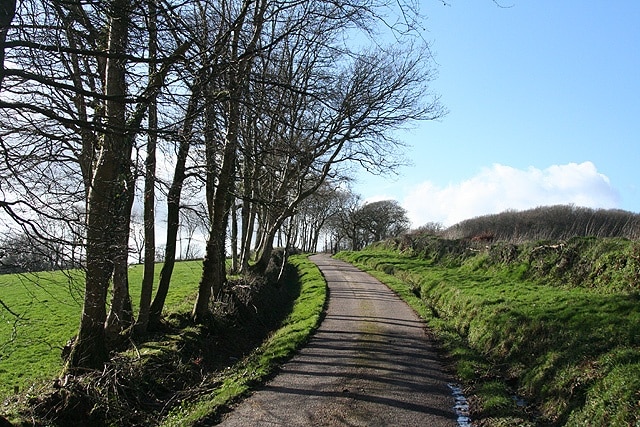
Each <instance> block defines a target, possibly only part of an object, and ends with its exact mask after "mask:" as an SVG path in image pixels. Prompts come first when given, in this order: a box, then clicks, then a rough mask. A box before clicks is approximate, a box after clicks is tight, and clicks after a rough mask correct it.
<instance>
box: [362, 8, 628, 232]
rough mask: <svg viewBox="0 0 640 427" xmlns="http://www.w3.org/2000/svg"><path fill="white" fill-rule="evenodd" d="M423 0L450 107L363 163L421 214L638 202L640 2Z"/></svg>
mask: <svg viewBox="0 0 640 427" xmlns="http://www.w3.org/2000/svg"><path fill="white" fill-rule="evenodd" d="M447 3H448V5H444V4H443V3H442V2H441V1H437V0H421V8H422V12H423V14H425V15H426V16H427V18H428V19H427V21H426V23H425V26H426V29H427V32H426V33H425V37H426V38H427V40H430V41H431V42H432V50H433V54H434V59H435V61H436V62H437V70H438V78H437V79H436V80H435V81H434V82H433V83H432V84H431V88H432V90H433V91H434V92H436V93H438V94H440V96H441V100H442V103H443V104H444V106H445V107H446V108H447V109H448V110H449V114H448V115H447V116H446V117H444V118H443V119H442V120H440V121H438V122H424V123H420V124H418V125H417V126H416V127H415V128H414V129H412V130H411V131H407V132H402V133H401V134H400V135H399V136H400V138H401V139H402V140H403V141H405V142H406V143H407V144H409V145H410V147H409V149H408V151H407V153H406V154H407V157H409V158H410V159H411V161H412V163H413V165H412V166H408V167H404V168H402V169H400V170H399V171H398V172H399V175H398V176H397V177H396V178H394V179H391V178H389V177H385V178H378V177H372V176H370V175H366V174H362V175H360V178H359V180H358V182H357V183H356V184H355V185H354V191H355V192H356V193H359V194H360V195H361V196H362V197H363V198H364V199H365V200H367V201H373V200H380V199H395V200H398V201H399V202H400V204H401V205H402V206H404V207H405V209H407V211H408V213H409V218H410V219H411V220H412V223H413V226H414V227H417V226H420V225H422V224H424V223H427V222H432V221H433V222H440V223H442V224H444V225H452V224H454V223H456V222H458V221H460V220H463V219H466V218H471V217H475V216H478V215H484V214H489V213H497V212H501V211H504V210H506V209H517V210H522V209H527V208H531V207H536V206H542V205H551V204H560V203H561V204H575V205H577V206H589V207H593V208H619V209H625V210H629V211H633V212H640V1H636V0H625V1H613V2H607V1H604V0H592V1H577V0H562V1H551V0H542V1H532V0H529V1H525V0H501V4H503V5H507V6H510V7H508V8H499V7H497V6H496V5H495V3H494V2H493V1H492V0H473V1H465V0H448V1H447Z"/></svg>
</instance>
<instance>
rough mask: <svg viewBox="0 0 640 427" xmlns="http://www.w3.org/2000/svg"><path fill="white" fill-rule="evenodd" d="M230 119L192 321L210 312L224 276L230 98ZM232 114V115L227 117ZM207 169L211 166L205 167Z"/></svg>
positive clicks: (233, 138) (231, 152)
mask: <svg viewBox="0 0 640 427" xmlns="http://www.w3.org/2000/svg"><path fill="white" fill-rule="evenodd" d="M229 108H230V114H229V117H230V120H229V129H228V131H227V138H226V142H225V148H224V154H223V161H222V167H221V168H220V174H219V175H218V186H217V188H216V191H215V196H214V199H213V204H212V205H211V206H212V216H211V226H210V229H209V238H208V241H207V248H206V254H205V258H204V262H203V266H202V278H201V279H200V283H199V285H198V297H197V299H196V303H195V305H194V307H193V313H192V317H193V320H194V321H195V322H196V323H203V322H206V320H207V319H208V318H209V316H210V312H209V301H210V300H211V296H212V295H218V293H219V292H220V291H221V290H222V288H223V286H224V284H225V283H226V280H227V271H226V264H225V260H226V256H225V242H226V234H227V233H226V232H227V219H228V208H229V199H230V198H229V193H230V191H231V189H232V188H233V180H234V173H233V171H234V169H235V162H236V150H237V144H238V134H237V114H238V111H237V109H238V105H237V103H236V102H235V101H230V107H229ZM232 117H233V119H231V118H232ZM207 169H208V170H211V169H212V167H208V168H207Z"/></svg>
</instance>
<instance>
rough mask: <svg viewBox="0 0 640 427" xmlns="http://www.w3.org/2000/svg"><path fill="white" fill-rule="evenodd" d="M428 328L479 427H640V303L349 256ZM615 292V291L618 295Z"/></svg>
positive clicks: (486, 273)
mask: <svg viewBox="0 0 640 427" xmlns="http://www.w3.org/2000/svg"><path fill="white" fill-rule="evenodd" d="M339 257H340V258H341V259H343V260H346V261H348V262H351V263H353V264H355V265H357V266H358V267H360V268H363V269H365V270H367V271H369V272H370V273H371V274H373V275H374V276H376V277H377V278H378V279H380V280H381V281H383V282H384V283H386V284H387V285H388V286H389V287H391V288H392V289H393V290H394V291H395V292H397V293H398V294H399V295H400V296H401V297H402V298H404V299H405V300H406V301H407V302H408V303H409V304H410V305H411V306H412V307H413V308H414V309H415V310H416V311H417V312H418V313H419V314H420V315H422V316H423V317H424V318H425V319H426V320H427V321H428V323H429V324H430V326H431V327H432V329H433V330H434V331H435V333H436V335H437V336H438V337H439V339H440V340H441V342H442V343H443V346H444V347H445V349H446V350H447V352H448V353H449V354H450V355H451V356H452V358H453V360H454V365H455V370H456V374H457V376H458V377H459V378H460V379H461V380H462V381H463V383H464V384H465V385H466V393H467V394H468V395H469V396H470V400H471V401H472V406H473V408H474V412H473V414H472V417H473V419H474V422H475V423H476V425H480V426H484V425H492V426H498V425H500V426H503V425H552V426H559V425H572V426H573V425H608V426H629V425H640V334H639V333H638V331H639V330H640V304H639V303H640V296H639V294H638V293H637V292H626V291H625V292H622V291H620V292H616V291H613V290H611V291H609V292H603V291H602V289H592V288H576V287H561V286H557V284H556V285H548V284H545V283H544V282H543V281H542V280H532V279H523V278H522V274H521V271H519V269H518V268H510V267H506V266H505V267H504V268H501V267H497V266H494V267H492V268H490V269H488V268H483V267H482V264H483V262H482V259H481V258H480V257H482V255H481V254H479V255H478V258H474V257H472V258H470V259H468V260H467V261H465V262H464V263H462V265H446V264H444V265H442V264H438V263H434V262H433V261H427V260H425V259H422V258H419V257H412V256H408V255H403V254H401V253H400V252H398V251H394V250H388V249H377V250H376V249H373V250H365V251H361V252H351V253H346V252H345V253H341V254H339ZM611 287H612V288H615V287H616V284H612V285H611Z"/></svg>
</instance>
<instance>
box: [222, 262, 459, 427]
mask: <svg viewBox="0 0 640 427" xmlns="http://www.w3.org/2000/svg"><path fill="white" fill-rule="evenodd" d="M311 260H312V261H313V262H315V263H316V264H317V265H318V267H319V268H320V270H321V271H322V273H323V275H324V276H325V278H326V280H327V283H328V285H329V304H328V307H327V313H326V317H325V319H324V321H323V322H322V325H321V326H320V328H319V329H318V330H317V332H316V333H315V334H314V336H313V338H312V339H311V340H310V341H309V343H308V345H307V346H306V347H305V348H303V349H302V350H301V351H300V352H299V354H297V355H296V356H295V357H294V358H293V359H292V360H291V361H290V362H288V363H286V364H285V365H284V366H283V367H282V370H281V372H280V373H279V374H278V375H277V376H276V377H275V378H274V379H273V380H272V381H271V382H269V383H268V384H266V385H265V386H264V387H262V388H261V389H260V390H258V391H256V392H255V393H254V394H253V395H252V396H250V397H248V398H247V399H246V400H244V401H243V402H241V403H240V404H239V405H238V406H237V407H236V408H235V409H234V411H233V412H231V413H229V414H227V415H226V417H225V418H224V419H223V421H222V423H221V425H223V426H227V427H233V426H238V427H240V426H242V427H247V426H424V427H436V426H456V425H457V423H456V416H455V414H454V410H453V406H454V399H453V397H452V396H451V392H450V390H449V388H448V386H447V383H448V382H450V381H451V380H450V378H449V377H448V376H447V375H446V373H445V372H443V369H442V366H441V365H440V363H439V362H438V360H437V359H438V357H437V355H436V353H435V351H434V349H433V347H432V345H431V344H430V342H429V340H428V338H427V336H426V335H425V332H424V323H423V322H422V321H420V319H419V318H418V317H417V316H416V315H415V313H414V312H413V311H412V310H411V309H410V308H409V307H408V306H407V305H406V304H405V303H404V302H402V301H401V300H400V299H399V298H398V297H396V296H395V294H394V293H393V292H391V291H390V290H389V289H388V288H387V287H386V286H384V285H383V284H381V283H380V282H379V281H377V280H375V279H374V278H372V277H371V276H370V275H368V274H366V273H364V272H362V271H360V270H358V269H356V268H355V267H353V266H351V265H350V264H347V263H344V262H342V261H338V260H334V259H332V258H330V257H329V256H327V255H315V256H313V257H311Z"/></svg>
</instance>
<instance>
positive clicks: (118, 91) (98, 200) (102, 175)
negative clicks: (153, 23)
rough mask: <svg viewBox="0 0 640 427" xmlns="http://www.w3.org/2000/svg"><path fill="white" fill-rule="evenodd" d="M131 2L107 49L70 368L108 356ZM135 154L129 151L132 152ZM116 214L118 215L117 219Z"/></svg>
mask: <svg viewBox="0 0 640 427" xmlns="http://www.w3.org/2000/svg"><path fill="white" fill-rule="evenodd" d="M129 11H130V5H129V2H128V1H127V0H114V1H112V2H111V5H110V12H111V19H110V21H109V42H108V43H109V44H108V50H109V52H110V53H111V54H113V56H112V57H109V58H108V59H107V68H106V78H105V93H106V94H107V95H108V96H109V97H111V98H110V100H109V101H107V102H106V108H105V114H106V123H107V127H108V131H107V133H106V134H105V135H104V139H103V146H102V149H101V153H100V158H99V160H98V162H97V165H96V170H95V173H94V177H93V180H92V184H91V188H90V190H89V202H88V205H87V208H88V219H87V269H86V282H85V298H84V307H83V310H82V318H81V321H80V329H79V331H78V336H77V338H76V341H75V343H74V345H73V348H72V350H71V354H70V356H69V360H68V362H67V367H66V369H72V368H89V369H100V368H101V367H102V365H103V363H104V362H105V361H107V360H108V350H109V349H108V347H107V345H106V342H105V329H104V327H105V321H106V317H107V313H106V302H107V301H106V297H107V288H108V286H109V279H110V278H111V275H112V273H113V259H112V254H113V253H112V251H111V249H110V248H111V245H113V244H114V243H116V242H114V241H113V238H114V236H116V235H117V233H118V230H117V227H118V221H119V219H120V218H118V215H121V214H122V212H123V209H122V208H121V206H122V203H123V200H122V198H121V196H122V194H118V190H119V189H120V188H121V187H120V186H119V185H118V182H121V180H122V179H123V178H124V176H123V175H124V172H125V171H124V170H123V167H124V166H125V165H127V166H128V162H126V163H124V165H123V156H125V155H126V153H130V152H131V151H130V147H127V146H126V145H127V143H128V142H130V141H131V139H129V138H127V136H126V135H125V133H124V129H125V125H126V123H125V102H124V100H125V95H126V81H125V62H124V59H121V58H119V57H118V56H119V54H123V53H124V52H125V48H126V44H127V38H128V26H129ZM127 160H130V154H129V158H128V159H127ZM114 218H115V221H114Z"/></svg>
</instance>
